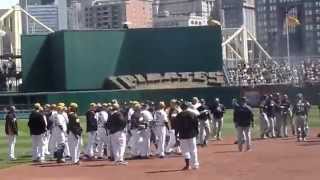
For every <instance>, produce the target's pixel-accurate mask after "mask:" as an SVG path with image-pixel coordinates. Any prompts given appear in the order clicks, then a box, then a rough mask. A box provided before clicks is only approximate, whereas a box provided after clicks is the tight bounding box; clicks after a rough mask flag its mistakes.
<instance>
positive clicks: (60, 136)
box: [52, 104, 70, 163]
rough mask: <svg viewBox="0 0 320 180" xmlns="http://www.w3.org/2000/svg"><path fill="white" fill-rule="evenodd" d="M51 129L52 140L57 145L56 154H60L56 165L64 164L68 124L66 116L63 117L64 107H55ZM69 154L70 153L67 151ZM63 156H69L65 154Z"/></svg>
mask: <svg viewBox="0 0 320 180" xmlns="http://www.w3.org/2000/svg"><path fill="white" fill-rule="evenodd" d="M53 123H54V125H53V129H52V138H53V139H54V140H55V144H57V147H58V148H56V152H58V151H59V152H61V151H62V154H61V155H60V156H59V157H56V158H57V162H58V163H64V162H65V159H64V158H63V151H65V148H66V144H67V140H66V139H67V137H66V134H67V124H68V123H69V119H68V116H66V115H65V112H64V107H63V106H62V105H61V104H60V105H58V106H57V113H56V114H55V115H54V117H53ZM68 147H69V146H68ZM69 152H70V151H69ZM65 155H66V156H67V155H69V154H67V153H65Z"/></svg>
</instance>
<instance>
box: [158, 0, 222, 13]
mask: <svg viewBox="0 0 320 180" xmlns="http://www.w3.org/2000/svg"><path fill="white" fill-rule="evenodd" d="M215 1H216V0H194V1H190V0H155V1H154V4H153V12H154V13H153V15H154V17H157V16H162V14H163V13H165V12H169V14H170V16H182V15H183V16H189V15H190V14H194V15H195V16H201V17H209V16H211V15H212V12H213V9H214V3H215Z"/></svg>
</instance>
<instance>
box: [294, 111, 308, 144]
mask: <svg viewBox="0 0 320 180" xmlns="http://www.w3.org/2000/svg"><path fill="white" fill-rule="evenodd" d="M296 126H297V138H298V139H300V138H305V137H306V136H307V132H306V127H307V116H306V115H298V116H296Z"/></svg>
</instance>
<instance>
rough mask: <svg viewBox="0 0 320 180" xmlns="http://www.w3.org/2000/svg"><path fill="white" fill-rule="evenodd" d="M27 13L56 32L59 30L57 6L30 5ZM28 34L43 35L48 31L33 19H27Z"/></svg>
mask: <svg viewBox="0 0 320 180" xmlns="http://www.w3.org/2000/svg"><path fill="white" fill-rule="evenodd" d="M26 10H27V12H28V13H29V14H31V15H32V16H33V17H35V18H36V19H38V20H39V21H40V22H41V23H43V24H45V25H46V26H48V27H49V28H51V29H52V30H54V31H57V30H59V29H60V28H59V18H58V7H57V6H56V5H54V4H53V5H28V6H27V9H26ZM27 21H28V23H27V26H26V29H27V31H26V33H27V34H43V33H47V32H48V31H47V30H46V29H44V28H43V27H41V26H39V25H38V24H37V23H36V22H34V21H33V20H32V19H30V18H27Z"/></svg>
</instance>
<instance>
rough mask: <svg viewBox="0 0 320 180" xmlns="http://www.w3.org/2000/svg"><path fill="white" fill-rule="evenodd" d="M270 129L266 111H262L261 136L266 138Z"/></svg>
mask: <svg viewBox="0 0 320 180" xmlns="http://www.w3.org/2000/svg"><path fill="white" fill-rule="evenodd" d="M269 130H270V122H269V120H268V116H267V114H266V113H260V137H261V138H265V136H266V135H268V133H269Z"/></svg>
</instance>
